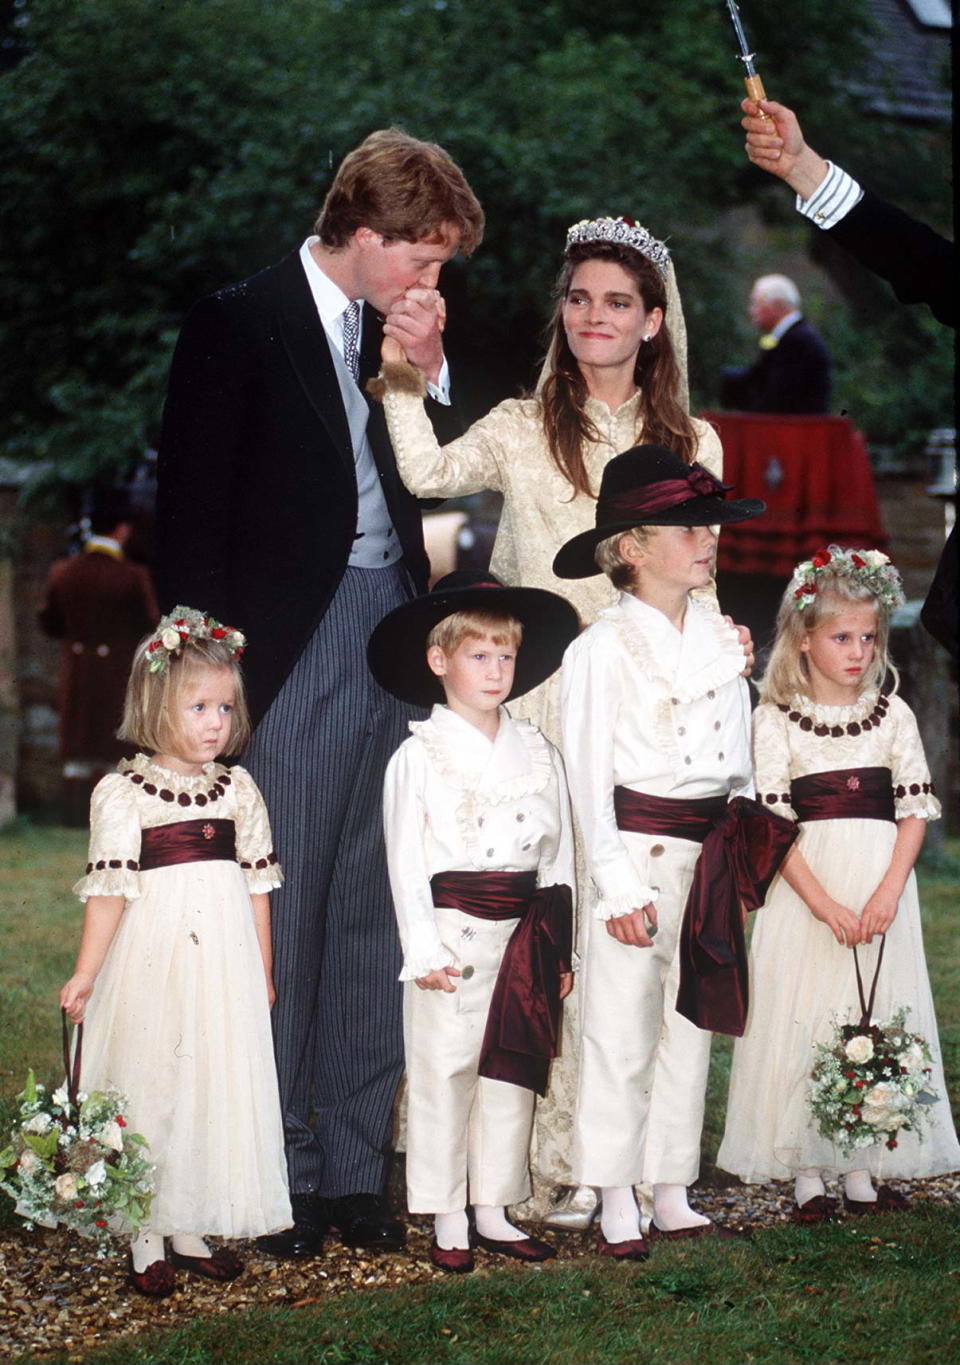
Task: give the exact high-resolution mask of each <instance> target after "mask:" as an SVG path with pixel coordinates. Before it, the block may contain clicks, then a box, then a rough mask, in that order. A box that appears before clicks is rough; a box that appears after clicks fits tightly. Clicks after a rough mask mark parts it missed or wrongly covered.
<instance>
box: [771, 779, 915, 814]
mask: <svg viewBox="0 0 960 1365" xmlns="http://www.w3.org/2000/svg"><path fill="white" fill-rule="evenodd" d="M790 804H791V805H792V806H793V809H794V810H795V811H796V813H797V819H798V820H800V821H803V822H806V821H808V820H896V813H895V811H894V806H893V778H892V775H891V772H890V769H889V768H841V769H839V771H835V772H830V773H808V774H807V776H806V777H795V778H794V779H793V781H792V782H791V783H790Z"/></svg>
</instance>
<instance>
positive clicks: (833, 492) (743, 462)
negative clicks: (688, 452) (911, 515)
mask: <svg viewBox="0 0 960 1365" xmlns="http://www.w3.org/2000/svg"><path fill="white" fill-rule="evenodd" d="M701 415H702V416H703V417H704V418H705V419H706V420H707V421H708V422H710V423H711V424H712V425H713V426H715V427H716V428H717V430H718V432H719V433H720V440H721V441H722V443H723V481H724V483H728V484H733V488H734V491H733V492H732V493H730V494H729V495H728V496H729V497H731V498H762V499H763V501H764V502H765V503H766V504H767V511H766V512H765V513H764V515H763V516H761V517H757V518H756V519H755V520H754V521H746V522H742V523H739V524H736V525H733V526H724V528H723V532H722V534H721V536H720V543H719V551H718V557H717V567H718V569H720V570H721V571H726V572H728V573H737V574H743V573H756V574H768V575H772V576H775V577H776V578H780V579H785V578H787V577H789V575H790V573H791V572H792V570H793V567H794V565H795V564H796V563H797V562H798V561H799V560H801V559H806V558H807V557H808V556H809V555H811V554H812V553H813V551H814V550H817V549H819V547H820V546H821V545H828V544H837V545H843V546H850V547H855V548H860V547H863V548H866V549H880V550H885V549H886V547H887V535H886V532H885V531H884V529H883V524H882V522H881V520H880V511H879V508H878V506H877V494H876V489H875V487H874V482H873V471H872V469H871V468H870V458H869V456H868V454H867V446H866V442H865V441H864V439H863V436H862V434H861V433H860V432H859V431H858V430H857V429H856V427H855V426H853V425H852V423H850V422H849V421H848V420H847V418H845V417H791V416H786V415H784V414H781V413H754V412H704V413H702V414H701Z"/></svg>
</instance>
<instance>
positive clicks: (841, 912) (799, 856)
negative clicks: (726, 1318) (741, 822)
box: [717, 546, 960, 1223]
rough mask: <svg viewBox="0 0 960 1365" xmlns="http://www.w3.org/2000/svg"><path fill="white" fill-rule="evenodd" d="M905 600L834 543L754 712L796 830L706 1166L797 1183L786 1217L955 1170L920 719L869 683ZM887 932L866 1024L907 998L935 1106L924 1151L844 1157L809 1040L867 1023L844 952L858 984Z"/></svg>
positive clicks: (800, 576)
mask: <svg viewBox="0 0 960 1365" xmlns="http://www.w3.org/2000/svg"><path fill="white" fill-rule="evenodd" d="M902 601H903V597H902V593H901V590H900V577H899V574H898V573H897V571H896V570H895V569H894V568H893V566H892V565H891V564H890V563H889V561H888V560H887V557H886V556H885V555H883V554H882V553H880V552H879V551H877V550H860V551H850V550H838V549H837V547H836V546H830V548H829V549H827V550H821V551H819V552H818V553H817V554H816V555H815V556H814V557H813V559H812V560H809V561H806V562H805V563H803V564H801V565H799V566H798V568H797V569H796V570H795V571H794V575H793V578H792V580H791V582H790V584H789V586H788V588H787V591H786V593H785V595H784V598H783V602H782V604H781V607H780V612H779V616H778V621H777V638H776V642H775V644H774V648H773V651H772V654H771V658H770V664H769V667H768V669H767V672H766V675H765V677H764V679H763V682H762V686H761V698H762V700H761V704H760V706H758V708H757V710H756V711H755V713H754V732H753V748H754V764H755V778H756V787H757V799H758V800H760V801H763V802H764V803H765V804H766V805H767V806H769V808H770V809H771V810H773V811H776V812H777V813H778V814H781V815H786V816H787V817H788V818H791V819H796V820H798V821H799V823H800V836H799V839H798V840H797V843H796V845H795V847H794V849H793V850H792V851H791V853H790V855H789V856H788V858H787V860H786V861H785V862H784V864H783V867H782V868H781V871H780V874H779V876H778V877H777V878H776V879H775V881H774V882H773V884H772V887H771V890H770V894H769V896H768V899H767V903H766V905H764V906H763V907H762V908H761V909H760V910H759V911H758V912H757V918H756V924H755V927H754V933H753V941H752V945H751V959H752V961H751V1002H750V1014H749V1019H748V1022H747V1029H746V1032H745V1034H744V1036H743V1037H742V1038H741V1039H739V1040H738V1041H737V1044H736V1046H735V1048H734V1055H733V1072H732V1076H731V1081H730V1095H729V1099H728V1103H727V1124H726V1131H725V1133H724V1137H723V1143H722V1145H721V1147H720V1152H719V1155H718V1157H717V1161H718V1164H719V1165H720V1166H722V1167H723V1168H724V1169H725V1170H728V1171H732V1172H733V1173H734V1174H735V1175H738V1176H740V1178H741V1179H742V1180H745V1181H749V1182H762V1181H768V1180H787V1179H792V1180H793V1181H794V1191H795V1198H796V1206H795V1209H794V1214H793V1216H794V1219H795V1220H796V1221H799V1222H804V1223H812V1222H821V1221H825V1220H826V1219H829V1218H831V1217H833V1216H834V1214H835V1213H836V1212H837V1201H836V1200H835V1199H834V1198H833V1197H831V1196H829V1195H828V1194H827V1192H826V1184H825V1182H826V1181H827V1180H829V1179H831V1178H834V1177H836V1176H842V1178H843V1203H844V1208H845V1210H846V1211H847V1212H848V1213H854V1214H855V1213H867V1212H873V1211H877V1212H883V1211H890V1210H894V1209H898V1208H902V1207H904V1206H905V1203H906V1200H905V1199H904V1197H903V1196H902V1195H901V1194H899V1193H898V1192H897V1191H895V1190H893V1189H891V1188H890V1187H889V1186H887V1185H883V1184H881V1185H880V1186H879V1188H877V1186H876V1185H875V1182H876V1181H877V1180H879V1179H881V1178H883V1177H896V1178H904V1177H916V1176H929V1175H940V1174H942V1173H943V1172H946V1171H953V1170H956V1169H958V1168H960V1146H958V1143H957V1136H956V1133H955V1132H954V1128H953V1124H952V1122H951V1118H950V1102H949V1099H948V1097H947V1094H946V1090H945V1087H944V1080H943V1066H942V1063H941V1061H940V1057H939V1048H938V1040H937V1022H936V1017H935V1014H934V1009H933V1001H932V998H931V995H930V985H929V981H928V979H927V968H926V962H925V959H924V952H923V938H922V934H921V928H920V907H919V903H918V899H917V884H916V878H915V876H914V872H913V865H914V862H915V861H916V858H917V855H918V853H919V852H920V847H921V845H922V843H923V837H924V832H925V822H926V821H927V820H932V819H936V818H937V817H938V816H939V814H940V804H939V802H938V801H937V799H936V797H935V795H934V793H933V787H932V784H931V782H930V773H929V770H928V768H927V763H926V759H925V758H924V753H923V746H922V744H921V741H920V735H919V733H918V730H917V723H916V720H915V719H914V716H913V713H912V712H911V711H910V708H909V707H908V706H907V705H906V703H905V702H904V701H902V700H901V699H900V698H899V697H898V696H896V695H887V694H884V693H883V692H881V691H880V687H881V684H882V683H883V680H884V678H885V676H886V674H887V670H888V660H887V639H888V633H889V618H890V612H891V610H892V609H893V608H895V607H896V606H898V605H900V604H901V603H902ZM884 935H885V936H886V939H887V942H886V948H885V952H884V956H883V961H882V964H881V966H880V969H879V973H878V976H877V993H876V1000H875V1005H874V1010H873V1017H874V1019H876V1020H885V1019H888V1018H889V1017H890V1016H891V1015H892V1014H893V1013H894V1012H895V1011H896V1010H897V1009H898V1008H900V1007H901V1006H909V1009H910V1013H909V1014H908V1016H907V1019H908V1027H909V1028H910V1029H911V1031H915V1032H916V1033H919V1034H921V1035H922V1036H923V1037H924V1038H925V1039H926V1040H927V1042H928V1043H929V1045H930V1047H931V1050H932V1051H933V1054H934V1056H933V1070H932V1075H931V1077H930V1081H931V1085H932V1088H933V1089H934V1090H936V1091H937V1093H938V1094H939V1096H940V1099H939V1101H938V1103H937V1104H936V1105H935V1106H934V1107H933V1109H932V1110H931V1113H930V1123H929V1125H928V1127H927V1130H926V1131H925V1133H924V1136H923V1141H922V1142H921V1141H920V1140H919V1139H918V1137H917V1134H916V1133H912V1132H911V1133H903V1134H899V1135H898V1136H897V1145H896V1146H895V1147H894V1148H893V1149H892V1150H890V1149H888V1148H887V1147H886V1146H885V1145H884V1142H883V1141H882V1140H881V1141H878V1143H877V1145H876V1146H875V1147H872V1148H867V1149H863V1148H861V1149H857V1150H856V1151H854V1153H853V1154H852V1155H851V1156H850V1157H846V1156H844V1155H843V1153H842V1152H841V1151H840V1150H839V1149H838V1148H837V1147H835V1146H834V1144H833V1143H831V1142H829V1141H828V1140H826V1139H825V1138H823V1137H822V1136H820V1134H819V1133H818V1131H817V1129H816V1128H815V1126H814V1125H813V1122H812V1120H811V1117H810V1113H809V1110H808V1106H807V1090H808V1082H809V1076H810V1071H811V1068H812V1066H813V1062H814V1046H815V1044H817V1043H820V1042H827V1041H828V1040H829V1039H830V1038H831V1036H832V1033H833V1027H834V1021H835V1020H840V1021H842V1022H850V1023H855V1022H856V1021H857V1019H858V1018H859V1017H860V1013H861V1011H860V1006H859V1003H858V994H857V984H856V974H855V966H854V953H853V949H854V948H855V947H856V949H857V952H858V954H859V957H860V965H861V970H862V974H863V977H864V982H865V986H866V988H867V989H869V983H870V981H871V979H872V978H873V975H874V972H875V970H876V968H877V963H878V955H879V951H880V946H881V943H882V942H883V938H884ZM887 1136H888V1135H887V1134H886V1133H884V1134H883V1135H882V1137H883V1138H886V1137H887Z"/></svg>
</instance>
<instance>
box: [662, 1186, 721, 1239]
mask: <svg viewBox="0 0 960 1365" xmlns="http://www.w3.org/2000/svg"><path fill="white" fill-rule="evenodd" d="M653 1221H654V1222H655V1223H656V1225H657V1227H658V1228H659V1229H660V1231H661V1232H676V1230H677V1228H696V1227H700V1226H701V1225H702V1224H704V1223H709V1222H710V1219H709V1218H704V1216H703V1214H702V1213H694V1211H693V1209H692V1208H691V1207H690V1205H689V1204H688V1203H687V1187H686V1185H654V1187H653Z"/></svg>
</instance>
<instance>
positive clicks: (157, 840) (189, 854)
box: [140, 820, 237, 872]
mask: <svg viewBox="0 0 960 1365" xmlns="http://www.w3.org/2000/svg"><path fill="white" fill-rule="evenodd" d="M236 860H237V840H236V832H235V830H234V825H233V821H232V820H178V821H177V822H176V823H175V824H173V825H154V826H153V828H152V829H145V830H141V832H140V871H141V872H151V871H153V869H154V868H157V867H172V866H173V865H174V864H175V863H209V862H231V863H233V862H236Z"/></svg>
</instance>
